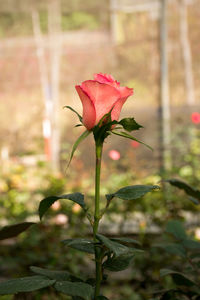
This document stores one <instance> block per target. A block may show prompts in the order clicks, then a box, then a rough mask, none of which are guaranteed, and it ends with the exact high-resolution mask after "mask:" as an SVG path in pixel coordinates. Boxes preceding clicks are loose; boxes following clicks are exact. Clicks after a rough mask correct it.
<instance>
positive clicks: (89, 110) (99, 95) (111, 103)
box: [76, 73, 133, 130]
mask: <svg viewBox="0 0 200 300" xmlns="http://www.w3.org/2000/svg"><path fill="white" fill-rule="evenodd" d="M76 90H77V92H78V94H79V97H80V99H81V102H82V105H83V124H84V125H85V127H86V128H87V129H88V130H91V129H92V128H93V127H94V126H95V125H97V124H98V122H99V121H100V120H101V118H102V117H103V116H104V115H105V114H107V113H109V111H110V110H111V109H112V112H111V118H112V120H118V119H119V115H120V112H121V109H122V106H123V104H124V103H125V101H126V100H127V98H128V97H129V96H131V95H133V89H131V88H128V87H121V86H120V83H119V82H117V81H116V80H115V79H114V78H113V77H112V76H111V75H107V74H101V73H99V74H95V75H94V80H86V81H84V82H83V83H82V84H81V85H76Z"/></svg>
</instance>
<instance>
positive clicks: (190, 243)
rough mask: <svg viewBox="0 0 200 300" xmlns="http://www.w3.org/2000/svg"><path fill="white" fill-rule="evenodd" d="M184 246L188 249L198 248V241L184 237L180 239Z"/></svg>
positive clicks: (199, 245) (199, 244)
mask: <svg viewBox="0 0 200 300" xmlns="http://www.w3.org/2000/svg"><path fill="white" fill-rule="evenodd" d="M182 244H183V246H184V247H185V248H187V249H189V250H200V242H198V241H195V240H190V239H185V240H183V241H182Z"/></svg>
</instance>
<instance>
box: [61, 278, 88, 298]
mask: <svg viewBox="0 0 200 300" xmlns="http://www.w3.org/2000/svg"><path fill="white" fill-rule="evenodd" d="M55 289H56V290H57V291H58V292H61V293H63V294H66V295H68V296H78V297H81V298H83V299H85V300H91V299H92V297H93V288H92V287H91V285H89V284H87V283H83V282H68V281H60V282H56V284H55Z"/></svg>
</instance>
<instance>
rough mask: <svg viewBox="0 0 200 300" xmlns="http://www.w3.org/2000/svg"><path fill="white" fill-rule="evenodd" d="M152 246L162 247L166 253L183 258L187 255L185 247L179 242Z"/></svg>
mask: <svg viewBox="0 0 200 300" xmlns="http://www.w3.org/2000/svg"><path fill="white" fill-rule="evenodd" d="M154 247H159V248H162V249H163V250H165V251H166V252H167V253H170V254H174V255H178V256H180V257H183V258H185V257H186V256H187V253H186V251H185V248H184V247H183V246H182V245H181V244H177V243H161V244H156V245H154Z"/></svg>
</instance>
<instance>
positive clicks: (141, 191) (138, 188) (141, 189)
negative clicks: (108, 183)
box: [106, 185, 160, 201]
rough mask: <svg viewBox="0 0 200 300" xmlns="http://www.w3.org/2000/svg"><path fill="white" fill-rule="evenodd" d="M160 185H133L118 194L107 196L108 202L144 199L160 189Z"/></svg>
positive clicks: (122, 189)
mask: <svg viewBox="0 0 200 300" xmlns="http://www.w3.org/2000/svg"><path fill="white" fill-rule="evenodd" d="M159 188H160V187H159V186H158V185H132V186H126V187H124V188H121V189H120V190H118V191H117V192H116V193H113V194H108V195H106V198H107V200H108V201H110V200H111V199H112V198H114V197H117V198H120V199H123V200H135V199H139V198H141V197H143V196H144V195H145V194H147V193H149V192H151V191H153V190H156V189H159Z"/></svg>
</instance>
